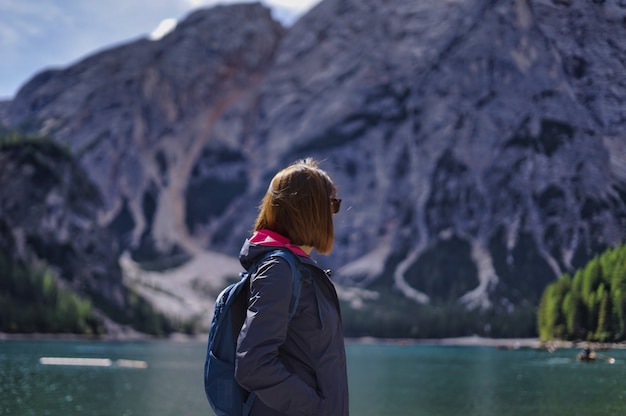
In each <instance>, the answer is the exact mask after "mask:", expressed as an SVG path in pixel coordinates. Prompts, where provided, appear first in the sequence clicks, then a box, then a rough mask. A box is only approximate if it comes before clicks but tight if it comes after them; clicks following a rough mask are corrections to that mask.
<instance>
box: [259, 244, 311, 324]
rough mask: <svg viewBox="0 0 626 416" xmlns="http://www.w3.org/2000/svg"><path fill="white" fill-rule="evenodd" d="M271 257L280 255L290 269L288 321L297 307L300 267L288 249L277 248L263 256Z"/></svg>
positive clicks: (300, 280) (300, 276)
mask: <svg viewBox="0 0 626 416" xmlns="http://www.w3.org/2000/svg"><path fill="white" fill-rule="evenodd" d="M271 257H282V258H284V259H285V260H287V263H289V268H290V269H291V282H292V292H291V302H290V303H289V321H290V322H291V319H292V318H293V316H294V315H295V314H296V310H297V309H298V302H299V301H300V289H301V288H302V274H301V273H300V268H299V267H298V264H297V262H298V261H299V260H297V258H296V255H295V254H293V253H292V252H291V251H289V250H282V249H277V250H274V251H272V252H270V253H269V255H268V256H266V257H265V258H271Z"/></svg>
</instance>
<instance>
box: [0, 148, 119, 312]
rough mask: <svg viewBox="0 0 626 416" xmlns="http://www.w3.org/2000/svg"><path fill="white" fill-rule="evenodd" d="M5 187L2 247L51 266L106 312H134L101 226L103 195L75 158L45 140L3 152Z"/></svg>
mask: <svg viewBox="0 0 626 416" xmlns="http://www.w3.org/2000/svg"><path fill="white" fill-rule="evenodd" d="M0 184H1V186H2V187H1V189H2V192H0V214H1V215H0V229H2V232H1V233H0V246H2V247H4V249H5V250H8V251H9V253H10V255H12V256H13V257H15V258H19V259H21V260H23V261H25V262H28V263H30V262H33V261H37V260H45V261H46V263H47V264H49V265H50V266H52V267H54V269H55V270H56V271H57V272H58V274H59V275H60V277H62V278H64V279H65V280H66V281H67V282H68V284H69V285H70V287H72V288H73V289H75V290H77V291H79V292H81V293H82V294H83V295H90V296H96V297H98V300H99V302H98V305H100V306H102V305H103V304H106V303H108V306H109V308H110V307H111V306H113V308H118V309H120V310H124V309H125V308H126V307H127V306H128V305H127V295H126V290H125V288H124V286H123V285H122V273H121V269H120V267H119V265H118V257H119V251H118V249H117V248H116V245H115V239H114V238H113V236H112V235H109V233H107V232H106V230H104V229H102V228H100V227H99V226H98V224H97V218H96V216H97V212H98V211H99V209H100V206H101V205H102V201H101V198H100V195H99V193H98V190H97V189H96V188H95V187H94V186H93V184H91V183H90V182H89V181H88V180H87V178H86V177H85V174H84V172H83V171H82V170H81V169H80V168H79V167H78V166H77V164H76V163H75V162H74V161H73V160H72V158H71V155H70V154H68V153H67V152H64V151H63V150H62V149H61V148H59V147H58V146H56V145H54V144H53V143H51V142H49V143H46V142H45V141H41V140H40V141H37V142H35V141H31V142H25V143H16V144H13V145H5V146H2V147H0ZM4 254H7V253H4Z"/></svg>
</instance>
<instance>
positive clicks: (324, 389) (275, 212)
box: [235, 158, 349, 416]
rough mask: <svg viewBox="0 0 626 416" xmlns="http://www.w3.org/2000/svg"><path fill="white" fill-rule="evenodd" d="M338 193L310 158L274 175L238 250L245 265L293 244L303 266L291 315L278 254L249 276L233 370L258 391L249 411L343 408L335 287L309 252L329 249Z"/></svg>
mask: <svg viewBox="0 0 626 416" xmlns="http://www.w3.org/2000/svg"><path fill="white" fill-rule="evenodd" d="M340 205H341V200H340V199H338V198H337V188H336V187H335V184H334V183H333V181H332V180H331V179H330V177H329V176H328V174H327V173H326V172H325V171H323V170H322V169H320V168H319V166H318V164H317V162H315V161H314V160H313V159H310V158H308V159H304V160H301V161H298V162H296V163H294V164H292V165H290V166H288V167H286V168H285V169H283V170H281V171H280V172H278V174H276V176H274V178H273V179H272V181H271V183H270V185H269V188H268V190H267V192H266V194H265V196H264V198H263V200H262V202H261V205H260V211H259V214H258V217H257V219H256V223H255V226H254V232H253V234H252V236H251V237H250V238H248V239H247V240H246V241H245V243H244V245H243V247H242V249H241V253H240V261H241V264H242V265H243V266H244V268H246V269H250V268H251V266H252V265H253V264H254V263H255V259H259V258H260V256H262V255H263V254H265V253H267V252H268V251H273V250H276V249H284V250H290V251H291V252H292V253H294V254H295V255H296V258H297V259H298V263H299V265H300V267H301V270H302V273H301V275H302V285H301V293H300V298H299V302H298V307H297V310H296V313H295V315H294V316H293V317H292V319H291V321H289V317H288V314H289V304H290V301H291V295H292V277H291V276H292V274H291V269H290V266H289V263H288V262H287V260H286V259H284V258H282V257H273V258H269V259H268V260H265V261H264V262H261V264H260V265H259V267H258V268H257V270H256V271H255V272H253V274H252V276H251V283H250V298H249V302H248V312H247V317H246V319H245V322H244V324H243V327H242V329H241V332H240V334H239V338H238V341H237V358H236V362H235V377H236V379H237V382H238V383H239V384H240V385H241V386H242V387H243V388H245V389H246V390H248V391H251V392H254V393H256V399H255V400H254V402H253V405H252V409H251V412H250V416H279V415H302V416H305V415H311V416H327V415H328V416H344V415H348V414H349V411H348V377H347V371H346V354H345V348H344V339H343V333H342V326H341V312H340V309H339V301H338V299H337V292H336V291H335V287H334V285H333V283H332V282H331V280H330V272H325V271H324V270H322V269H321V268H320V267H319V266H318V265H317V263H316V262H315V261H314V260H313V259H312V258H311V257H310V256H309V255H310V254H311V252H312V250H313V249H315V250H317V251H318V252H319V253H321V254H328V253H330V251H331V249H332V247H333V241H334V228H333V215H334V214H336V213H337V212H339V207H340Z"/></svg>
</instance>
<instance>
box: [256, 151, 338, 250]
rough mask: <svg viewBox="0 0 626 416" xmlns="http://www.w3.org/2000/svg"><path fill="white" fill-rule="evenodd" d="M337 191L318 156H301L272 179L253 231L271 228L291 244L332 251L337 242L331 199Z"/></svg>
mask: <svg viewBox="0 0 626 416" xmlns="http://www.w3.org/2000/svg"><path fill="white" fill-rule="evenodd" d="M336 194H337V188H336V186H335V184H334V183H333V181H332V180H331V179H330V177H329V176H328V174H327V173H326V172H325V171H323V170H322V169H320V168H319V166H318V164H317V162H316V161H315V160H313V159H312V158H306V159H302V160H299V161H297V162H295V163H293V164H292V165H290V166H288V167H286V168H285V169H283V170H281V171H280V172H278V173H277V174H276V176H274V178H273V179H272V181H271V182H270V186H269V188H268V189H267V192H266V193H265V196H264V197H263V200H262V201H261V205H260V206H259V215H258V216H257V219H256V223H255V225H254V231H259V230H263V229H269V230H271V231H275V232H277V233H278V234H280V235H283V236H285V237H287V238H289V240H290V242H291V244H294V245H301V246H311V247H314V248H315V249H316V250H317V251H318V252H319V253H322V254H327V253H330V251H331V250H332V248H333V242H334V228H333V212H332V209H331V202H330V199H331V198H334V197H335V196H336Z"/></svg>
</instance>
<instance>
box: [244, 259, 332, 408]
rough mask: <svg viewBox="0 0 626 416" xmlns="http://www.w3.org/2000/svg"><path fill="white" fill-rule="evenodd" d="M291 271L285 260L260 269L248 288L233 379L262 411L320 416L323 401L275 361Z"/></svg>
mask: <svg viewBox="0 0 626 416" xmlns="http://www.w3.org/2000/svg"><path fill="white" fill-rule="evenodd" d="M291 294H292V282H291V270H290V267H289V264H288V263H287V261H286V260H284V259H281V258H277V259H270V260H268V261H267V262H265V263H263V264H262V265H261V266H260V267H259V269H258V271H257V272H256V273H254V274H253V276H252V279H251V283H250V299H249V302H248V312H247V316H246V320H245V322H244V324H243V327H242V329H241V332H240V333H239V338H238V341H237V357H236V361H235V377H236V380H237V382H238V383H239V384H240V385H241V386H242V387H243V388H245V389H246V390H248V391H253V392H255V393H256V395H257V398H258V399H260V400H261V401H262V402H263V403H264V404H265V405H266V406H268V407H271V408H272V409H275V410H276V411H278V412H280V413H283V414H285V415H289V416H291V415H293V416H296V415H297V416H308V415H323V414H325V411H324V409H323V407H324V400H323V399H322V398H321V397H320V395H319V394H318V393H317V392H316V391H315V390H314V389H313V388H312V387H310V386H309V385H308V384H306V383H305V382H304V381H303V380H302V379H300V378H299V377H298V376H297V375H295V374H293V373H290V372H289V370H288V369H287V368H286V367H285V365H284V364H283V363H282V361H281V359H280V356H279V347H280V346H281V345H282V344H283V343H284V342H285V339H286V336H287V326H288V323H289V319H288V314H289V303H290V301H291Z"/></svg>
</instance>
